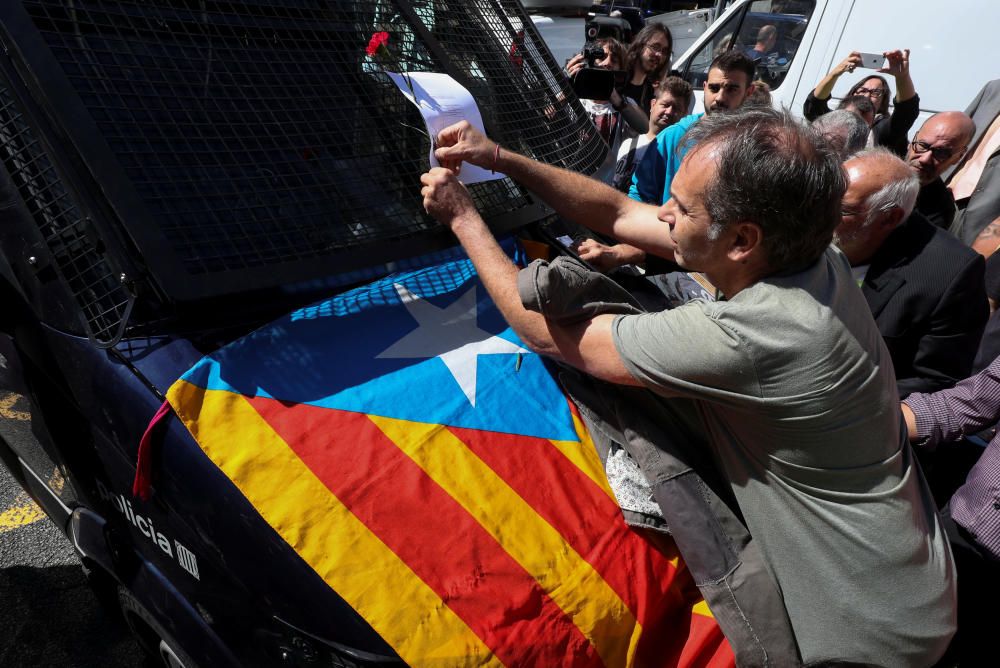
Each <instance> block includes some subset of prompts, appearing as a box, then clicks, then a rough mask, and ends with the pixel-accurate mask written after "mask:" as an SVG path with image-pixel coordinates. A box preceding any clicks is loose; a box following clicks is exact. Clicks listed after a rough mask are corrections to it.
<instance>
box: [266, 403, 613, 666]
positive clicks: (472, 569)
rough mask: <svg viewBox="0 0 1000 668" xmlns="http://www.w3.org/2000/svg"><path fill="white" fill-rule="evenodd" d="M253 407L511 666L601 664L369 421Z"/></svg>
mask: <svg viewBox="0 0 1000 668" xmlns="http://www.w3.org/2000/svg"><path fill="white" fill-rule="evenodd" d="M248 400H249V401H250V403H251V405H253V406H254V408H255V409H256V410H257V411H258V412H259V413H260V415H261V416H262V417H263V418H264V419H265V420H267V422H268V423H269V424H270V425H271V426H272V427H273V428H274V430H275V431H276V432H277V433H278V434H279V435H280V436H281V437H282V439H284V440H285V442H287V443H288V445H289V446H290V447H291V448H292V449H293V450H294V451H295V453H296V454H297V455H298V456H299V457H300V458H301V459H302V461H303V462H304V463H305V464H306V465H307V466H308V467H309V468H310V470H312V472H313V473H314V474H315V475H316V477H317V478H319V479H320V480H321V481H322V482H323V483H324V484H325V485H326V486H327V488H328V489H329V490H330V491H331V492H332V493H333V494H334V495H335V496H336V497H337V498H338V499H340V501H341V502H342V503H343V504H344V505H345V506H347V507H348V508H349V509H350V510H351V512H352V513H353V514H354V515H355V516H356V517H358V519H360V520H361V521H362V522H363V523H364V524H365V525H366V526H367V527H368V528H369V529H370V530H371V531H372V532H373V533H375V535H377V536H378V537H379V538H380V539H381V540H382V541H383V542H384V543H385V544H386V545H387V546H388V547H389V548H390V549H391V550H392V551H393V552H395V553H396V554H397V555H398V556H399V557H400V558H401V559H402V560H403V561H404V562H405V563H406V564H407V565H408V566H409V567H410V568H411V569H413V571H414V572H415V573H416V574H417V575H418V576H419V577H420V578H421V579H422V580H424V582H426V583H427V584H428V586H430V587H431V588H432V589H434V591H435V592H437V594H438V595H439V596H441V599H442V600H443V601H444V602H445V603H447V605H448V606H449V607H450V608H451V609H452V610H453V611H454V612H455V613H456V614H457V615H458V616H459V617H461V618H462V619H463V620H464V621H465V622H466V624H468V625H469V627H470V628H471V629H472V630H473V631H474V632H475V633H476V634H477V635H478V636H479V637H480V638H482V639H483V642H485V643H486V645H487V646H488V647H489V648H490V649H491V650H492V651H493V652H494V653H495V654H496V656H497V658H499V659H500V660H501V661H502V662H503V663H505V664H507V665H525V666H556V665H567V664H566V662H567V661H569V662H570V663H572V664H573V665H574V666H590V665H593V666H599V665H602V664H601V660H600V657H599V656H598V655H597V653H596V651H595V649H594V647H593V646H592V645H591V644H590V642H589V641H588V640H587V639H586V637H584V636H583V634H582V633H581V632H580V630H579V629H578V628H577V627H576V626H575V625H574V624H573V622H572V620H570V619H569V618H568V617H567V616H566V615H565V614H564V613H563V612H562V610H560V609H559V607H558V606H557V605H556V604H555V603H554V602H553V601H552V600H551V599H550V598H549V597H548V596H547V595H546V594H545V592H544V591H542V589H541V588H540V587H539V586H538V583H537V582H536V581H535V579H534V578H533V577H532V576H531V575H530V574H529V573H527V572H526V571H524V569H523V568H521V566H520V565H519V564H518V563H517V562H515V561H514V560H513V559H512V558H511V557H510V556H509V555H508V554H507V553H506V552H505V551H504V549H503V547H502V546H501V545H499V544H498V543H497V542H496V541H495V540H494V539H493V538H492V536H490V535H489V534H488V533H486V531H485V530H484V529H483V528H482V526H480V525H479V523H478V522H476V521H475V519H473V518H472V517H471V516H470V515H469V514H468V513H467V512H466V511H465V510H464V509H463V508H462V507H461V506H460V505H459V504H458V503H457V502H456V501H455V500H454V499H453V498H452V497H451V496H449V495H448V494H447V493H446V492H444V490H442V489H441V488H440V486H438V484H437V483H435V482H434V480H433V479H431V478H430V477H429V476H428V475H427V474H426V473H424V471H423V470H422V469H421V468H420V467H418V466H417V465H416V464H415V463H414V462H413V461H412V460H411V459H410V458H409V457H407V456H406V455H405V454H403V453H402V452H401V451H400V450H399V449H398V448H397V447H396V445H395V444H394V443H393V442H392V441H391V440H389V439H388V438H387V437H386V436H385V435H384V434H383V433H382V431H381V430H379V429H378V428H377V427H376V426H375V425H374V424H373V423H372V422H371V421H370V420H369V419H368V417H367V416H366V415H364V414H359V413H350V412H346V411H339V410H333V409H328V408H318V407H315V406H309V405H306V404H295V405H292V406H287V405H284V404H282V403H281V402H278V401H275V400H272V399H264V398H259V397H257V398H250V399H248ZM343 549H351V547H350V546H343ZM376 595H379V596H391V595H392V593H391V592H378V593H377V594H376ZM400 604H401V605H405V601H401V602H400Z"/></svg>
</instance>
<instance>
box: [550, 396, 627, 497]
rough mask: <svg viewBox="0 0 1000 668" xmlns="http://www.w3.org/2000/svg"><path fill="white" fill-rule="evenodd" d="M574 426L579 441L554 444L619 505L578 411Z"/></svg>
mask: <svg viewBox="0 0 1000 668" xmlns="http://www.w3.org/2000/svg"><path fill="white" fill-rule="evenodd" d="M573 428H574V429H575V430H576V433H577V434H578V435H579V437H580V440H579V441H552V445H554V446H555V447H556V449H557V450H559V452H561V453H563V455H565V457H566V459H568V460H570V461H571V462H573V464H575V465H576V467H577V468H578V469H580V471H582V472H583V474H584V475H586V476H587V477H588V478H590V479H591V480H593V481H594V483H595V484H596V485H597V486H598V487H600V488H601V489H603V490H604V493H605V494H607V495H608V496H609V497H611V500H613V501H614V502H615V505H617V504H618V500H617V499H615V493H614V492H612V491H611V485H609V484H608V477H607V476H606V475H605V474H604V465H603V464H602V463H601V458H600V457H598V456H597V450H596V449H595V448H594V442H593V441H592V440H591V439H590V433H589V432H588V431H587V428H586V427H584V426H583V422H581V421H580V418H579V417H578V416H577V415H576V413H573Z"/></svg>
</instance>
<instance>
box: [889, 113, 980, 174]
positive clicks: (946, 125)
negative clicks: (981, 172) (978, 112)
mask: <svg viewBox="0 0 1000 668" xmlns="http://www.w3.org/2000/svg"><path fill="white" fill-rule="evenodd" d="M975 134H976V124H975V123H974V122H973V121H972V119H971V118H969V117H968V116H967V115H966V114H964V113H962V112H961V111H942V112H941V113H939V114H934V115H933V116H931V117H930V118H928V119H927V121H926V122H925V123H924V124H923V125H922V126H921V127H920V130H918V131H917V134H916V136H915V137H914V138H913V142H912V143H911V144H910V147H909V149H908V150H907V152H906V161H907V163H909V165H910V168H911V169H913V171H914V173H915V174H916V175H917V178H919V179H920V185H922V186H925V185H927V184H928V183H930V182H931V181H933V180H934V179H936V178H938V177H939V176H941V174H942V173H943V172H944V171H945V170H946V169H948V168H949V167H951V166H952V165H954V164H955V163H957V162H958V161H959V160H961V159H962V156H963V155H965V150H966V149H967V148H968V146H969V142H971V141H972V137H973V136H974V135H975Z"/></svg>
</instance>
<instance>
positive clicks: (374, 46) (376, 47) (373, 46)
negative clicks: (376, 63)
mask: <svg viewBox="0 0 1000 668" xmlns="http://www.w3.org/2000/svg"><path fill="white" fill-rule="evenodd" d="M388 44H389V33H387V32H377V33H375V34H374V35H372V38H371V39H370V40H368V48H367V49H365V53H367V54H368V55H369V56H374V55H375V54H377V53H378V52H379V51H380V50H381V49H386V50H387V51H388Z"/></svg>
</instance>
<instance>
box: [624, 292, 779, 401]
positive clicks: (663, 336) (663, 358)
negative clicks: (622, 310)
mask: <svg viewBox="0 0 1000 668" xmlns="http://www.w3.org/2000/svg"><path fill="white" fill-rule="evenodd" d="M725 308H726V304H725V303H703V302H690V303H688V304H685V305H683V306H681V307H678V308H675V309H672V310H669V311H660V312H658V313H643V314H641V315H626V316H619V317H618V318H616V319H615V321H614V323H613V326H612V336H613V339H614V342H615V347H616V348H617V350H618V355H619V356H620V357H621V360H622V362H623V363H624V364H625V367H626V368H627V369H628V371H629V373H631V374H632V376H633V377H634V378H636V379H637V380H639V381H640V382H642V383H643V384H644V385H646V386H647V387H649V388H650V389H652V390H653V391H655V392H657V393H659V394H662V395H664V396H681V397H691V398H702V399H716V400H723V401H725V400H726V399H739V398H746V397H760V396H761V388H760V382H759V379H758V376H757V373H756V370H755V369H754V365H753V361H752V359H751V355H750V352H749V349H748V347H747V346H746V345H745V342H744V341H743V339H742V337H741V336H740V335H739V333H738V332H736V331H735V330H734V329H733V328H732V327H729V326H727V325H726V323H725V322H724V321H725V318H724V317H720V316H724V312H725Z"/></svg>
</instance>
